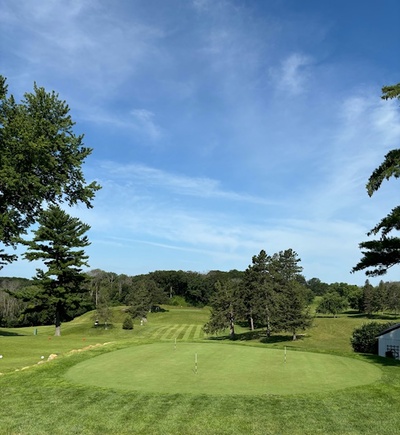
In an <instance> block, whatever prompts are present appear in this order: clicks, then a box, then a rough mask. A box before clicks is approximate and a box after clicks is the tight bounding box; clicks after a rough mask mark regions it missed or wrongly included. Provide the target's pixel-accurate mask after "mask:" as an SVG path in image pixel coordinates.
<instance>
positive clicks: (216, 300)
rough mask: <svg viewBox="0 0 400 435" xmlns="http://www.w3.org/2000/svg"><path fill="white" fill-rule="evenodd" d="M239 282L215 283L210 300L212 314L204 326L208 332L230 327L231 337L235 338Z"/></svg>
mask: <svg viewBox="0 0 400 435" xmlns="http://www.w3.org/2000/svg"><path fill="white" fill-rule="evenodd" d="M237 289H238V286H237V283H235V282H234V281H232V280H228V281H225V282H223V283H221V282H220V281H217V283H216V284H215V293H214V295H213V297H212V298H211V300H210V306H211V315H210V320H209V322H208V323H207V324H206V325H205V326H204V330H205V332H206V333H208V334H210V333H214V332H218V331H223V330H225V329H226V328H229V336H230V339H231V340H233V339H234V338H235V317H236V307H237V300H236V297H237Z"/></svg>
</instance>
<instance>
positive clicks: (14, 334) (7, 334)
mask: <svg viewBox="0 0 400 435" xmlns="http://www.w3.org/2000/svg"><path fill="white" fill-rule="evenodd" d="M0 336H3V337H23V336H24V334H18V333H17V332H10V331H4V330H1V329H0Z"/></svg>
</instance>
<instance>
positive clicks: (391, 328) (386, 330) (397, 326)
mask: <svg viewBox="0 0 400 435" xmlns="http://www.w3.org/2000/svg"><path fill="white" fill-rule="evenodd" d="M399 328H400V323H396V324H395V325H392V326H390V327H389V328H386V329H385V330H384V331H382V332H381V333H380V334H378V335H377V337H380V336H381V335H385V334H388V333H389V332H392V331H395V330H396V329H399Z"/></svg>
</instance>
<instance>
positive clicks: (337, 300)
mask: <svg viewBox="0 0 400 435" xmlns="http://www.w3.org/2000/svg"><path fill="white" fill-rule="evenodd" d="M348 305H349V303H348V300H347V299H346V298H345V297H343V296H340V294H339V293H338V292H336V291H330V292H329V293H325V294H324V295H323V296H322V299H321V300H320V302H319V304H318V306H317V309H316V311H317V313H321V314H332V316H333V317H336V316H337V315H338V313H340V312H342V311H344V310H345V309H346V308H347V306H348Z"/></svg>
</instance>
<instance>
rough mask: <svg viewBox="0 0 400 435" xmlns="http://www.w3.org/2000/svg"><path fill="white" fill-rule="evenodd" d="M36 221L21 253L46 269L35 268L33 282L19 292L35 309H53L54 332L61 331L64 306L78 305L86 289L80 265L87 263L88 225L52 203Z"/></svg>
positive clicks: (56, 333)
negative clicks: (39, 261) (85, 250)
mask: <svg viewBox="0 0 400 435" xmlns="http://www.w3.org/2000/svg"><path fill="white" fill-rule="evenodd" d="M38 223H39V227H38V229H37V230H35V231H33V233H34V237H33V239H32V241H25V242H24V244H25V245H27V246H28V250H27V252H26V253H25V254H24V257H25V258H26V259H28V260H29V261H33V260H42V261H43V262H44V265H45V266H46V268H47V269H46V270H42V269H37V273H36V276H35V277H34V281H35V284H36V286H34V287H31V288H29V289H28V290H29V291H26V292H23V293H21V295H22V297H23V299H24V300H26V301H28V302H29V303H30V304H31V306H32V305H33V307H34V309H35V310H36V311H41V310H46V309H52V310H53V313H54V318H55V327H56V330H55V335H61V321H62V320H63V317H64V316H65V313H66V310H67V309H70V308H77V307H79V305H80V304H81V303H82V295H83V294H85V293H87V290H86V289H85V288H84V286H83V284H84V283H85V280H86V276H85V274H83V273H82V269H81V267H82V266H88V264H87V259H88V257H87V256H86V255H85V253H84V250H83V249H82V248H84V247H86V246H88V245H89V244H90V243H89V240H88V238H87V236H86V235H84V234H85V233H86V232H87V231H88V230H89V228H90V227H89V225H86V224H84V223H82V222H81V221H80V220H79V219H78V218H74V217H71V216H69V215H68V214H67V213H66V212H65V211H63V210H61V209H60V208H59V207H58V206H54V205H52V206H50V207H49V209H48V210H45V211H43V212H42V214H41V215H40V217H39V219H38Z"/></svg>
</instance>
